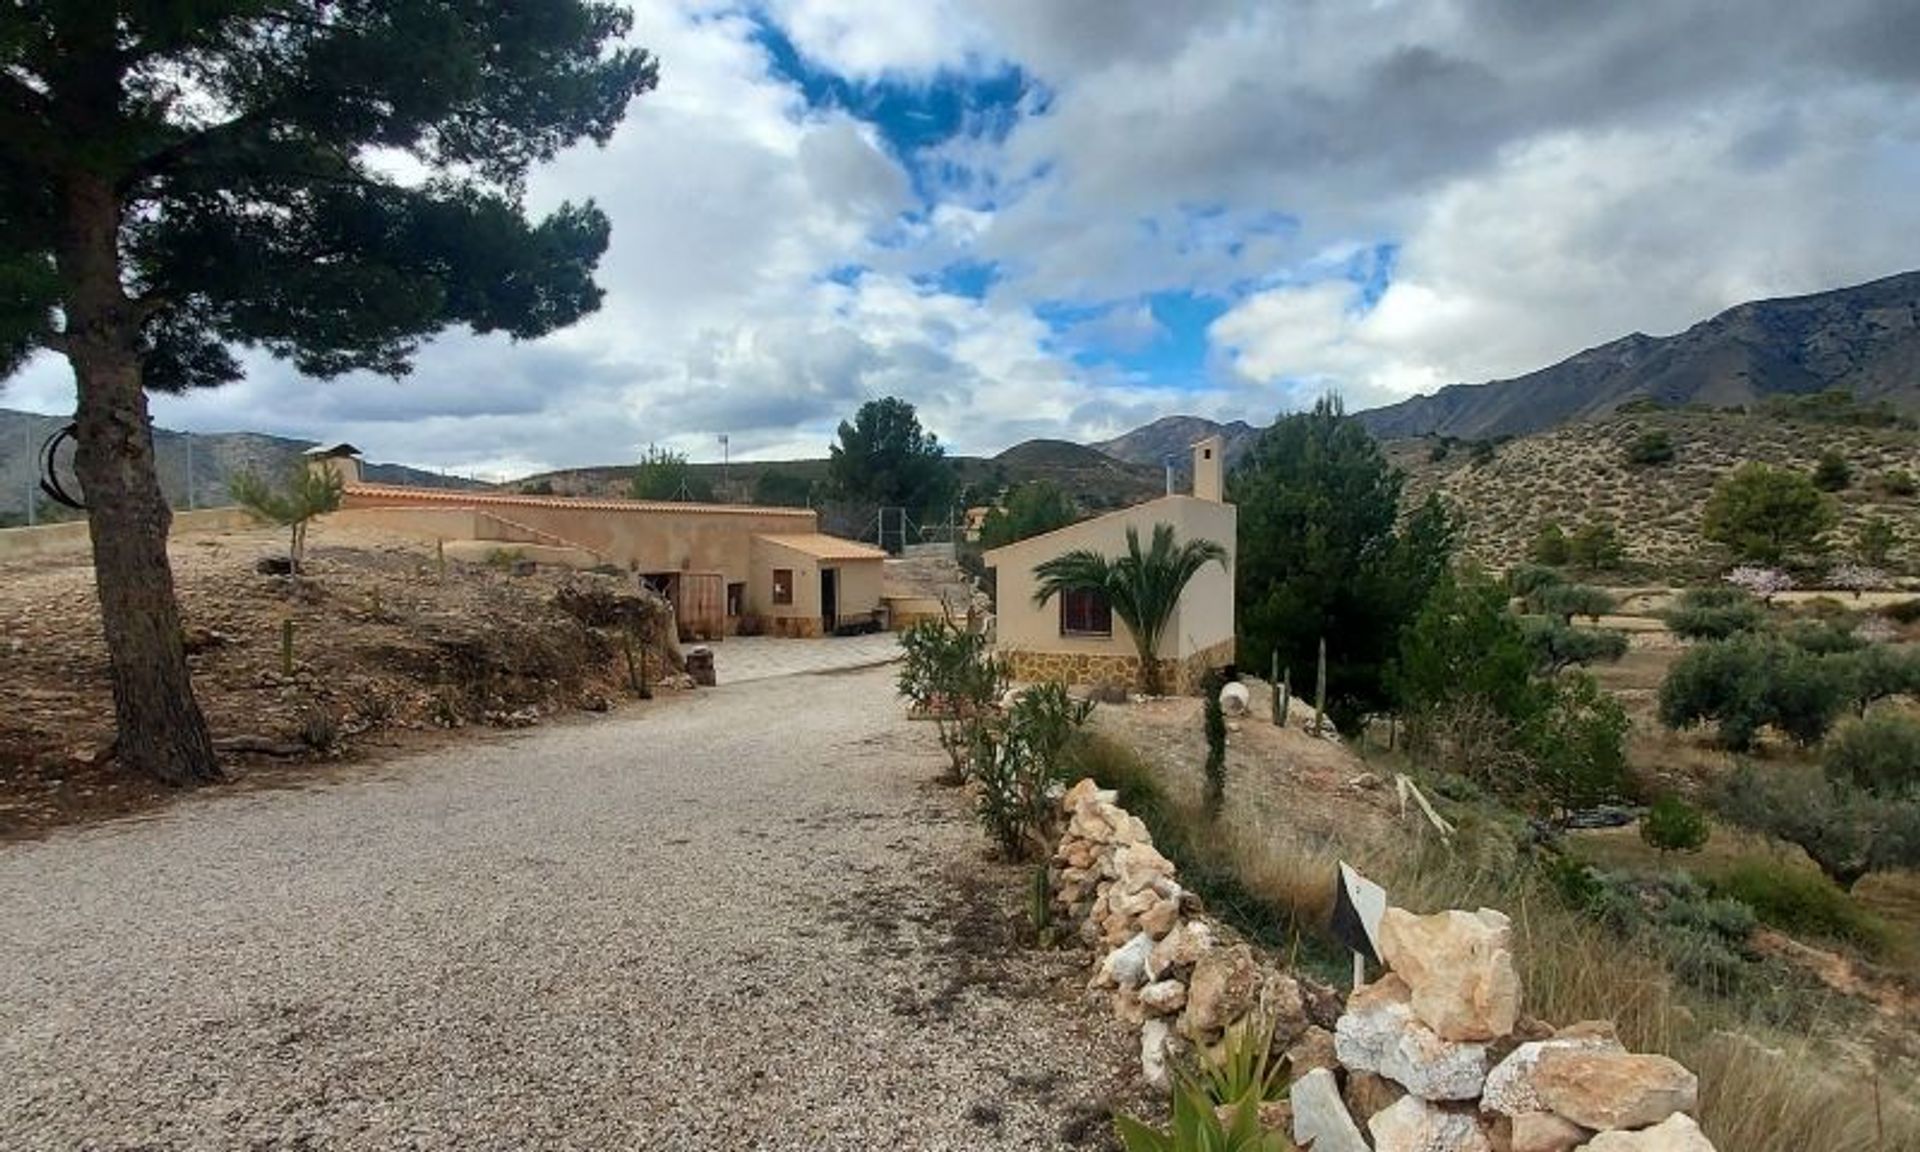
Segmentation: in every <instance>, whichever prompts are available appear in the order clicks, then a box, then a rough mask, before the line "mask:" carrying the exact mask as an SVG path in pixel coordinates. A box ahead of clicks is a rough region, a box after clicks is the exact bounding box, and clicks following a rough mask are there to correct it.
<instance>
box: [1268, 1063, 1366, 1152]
mask: <svg viewBox="0 0 1920 1152" xmlns="http://www.w3.org/2000/svg"><path fill="white" fill-rule="evenodd" d="M1287 1099H1288V1102H1289V1103H1290V1104H1292V1105H1293V1142H1294V1143H1295V1144H1299V1145H1301V1146H1303V1147H1311V1148H1312V1149H1313V1152H1368V1150H1367V1141H1366V1139H1365V1138H1364V1137H1362V1136H1361V1135H1360V1128H1359V1126H1358V1125H1356V1124H1355V1123H1354V1122H1353V1117H1352V1116H1349V1115H1347V1106H1346V1105H1345V1104H1343V1103H1341V1101H1340V1085H1339V1083H1338V1082H1337V1081H1335V1080H1334V1078H1333V1073H1332V1072H1330V1071H1328V1070H1327V1069H1325V1068H1316V1069H1314V1070H1313V1071H1311V1072H1309V1073H1307V1074H1306V1075H1305V1076H1302V1077H1301V1078H1300V1079H1298V1080H1295V1081H1294V1082H1293V1088H1292V1089H1291V1090H1290V1091H1289V1093H1288V1096H1287Z"/></svg>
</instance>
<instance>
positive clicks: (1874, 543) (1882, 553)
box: [1853, 516, 1900, 575]
mask: <svg viewBox="0 0 1920 1152" xmlns="http://www.w3.org/2000/svg"><path fill="white" fill-rule="evenodd" d="M1899 543H1900V532H1899V530H1898V529H1896V528H1895V527H1894V526H1893V523H1892V522H1891V521H1889V520H1888V519H1887V518H1886V517H1885V516H1868V517H1866V518H1865V519H1863V520H1861V521H1860V527H1859V528H1857V529H1855V530H1854V534H1853V554H1854V556H1856V557H1857V558H1858V559H1859V561H1860V563H1862V564H1865V565H1867V566H1869V567H1870V568H1882V567H1885V566H1886V563H1887V559H1888V557H1890V556H1891V555H1892V554H1893V550H1894V548H1895V546H1897V545H1898V544H1899ZM1876 575H1879V573H1876Z"/></svg>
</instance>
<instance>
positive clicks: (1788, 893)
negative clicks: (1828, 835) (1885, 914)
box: [1714, 859, 1891, 952]
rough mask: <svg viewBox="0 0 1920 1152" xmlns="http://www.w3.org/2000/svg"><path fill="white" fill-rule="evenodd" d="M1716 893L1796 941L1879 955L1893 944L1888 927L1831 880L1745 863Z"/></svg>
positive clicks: (1774, 864)
mask: <svg viewBox="0 0 1920 1152" xmlns="http://www.w3.org/2000/svg"><path fill="white" fill-rule="evenodd" d="M1714 890H1715V891H1716V892H1718V893H1720V894H1721V895H1723V896H1726V897H1728V898H1730V899H1733V900H1738V901H1739V902H1740V903H1742V904H1744V905H1746V906H1747V907H1748V908H1750V909H1752V910H1753V914H1754V915H1756V916H1758V917H1759V918H1760V919H1761V920H1762V921H1764V922H1765V923H1767V924H1768V925H1770V926H1772V927H1774V928H1778V929H1780V930H1781V931H1782V932H1787V933H1790V934H1792V935H1794V936H1811V937H1816V938H1818V939H1822V940H1833V941H1839V942H1842V943H1847V944H1853V945H1857V946H1859V947H1861V948H1865V949H1867V950H1868V951H1870V952H1878V951H1880V950H1882V949H1883V948H1885V947H1886V945H1887V943H1888V942H1889V940H1890V938H1891V937H1890V934H1889V930H1888V928H1887V925H1886V923H1885V922H1884V921H1882V920H1881V919H1879V918H1878V917H1876V916H1874V915H1873V914H1872V913H1870V912H1868V911H1867V910H1866V909H1864V908H1862V907H1860V905H1859V904H1858V903H1856V902H1855V901H1854V899H1853V897H1852V896H1849V895H1848V894H1847V893H1845V892H1843V891H1841V890H1840V889H1839V888H1837V887H1835V886H1834V884H1833V883H1832V882H1831V881H1829V880H1828V879H1827V878H1826V877H1824V876H1822V875H1820V874H1819V873H1817V872H1810V871H1808V870H1806V869H1804V868H1795V867H1793V866H1792V865H1789V864H1785V863H1781V862H1777V861H1771V860H1760V859H1749V860H1743V861H1741V862H1740V863H1738V864H1735V865H1733V866H1732V867H1731V868H1729V869H1727V870H1726V871H1725V872H1723V873H1722V874H1721V875H1720V877H1719V878H1718V879H1717V880H1716V881H1715V882H1714Z"/></svg>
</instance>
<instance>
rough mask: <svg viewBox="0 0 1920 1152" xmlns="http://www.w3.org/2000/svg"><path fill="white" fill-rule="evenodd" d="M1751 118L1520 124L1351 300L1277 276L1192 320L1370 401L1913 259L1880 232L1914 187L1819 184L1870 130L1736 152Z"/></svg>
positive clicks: (1435, 203)
mask: <svg viewBox="0 0 1920 1152" xmlns="http://www.w3.org/2000/svg"><path fill="white" fill-rule="evenodd" d="M1752 128H1753V121H1752V120H1751V118H1750V117H1748V116H1734V115H1715V116H1706V117H1696V118H1693V119H1690V120H1689V121H1687V122H1685V123H1682V124H1678V125H1673V126H1669V127H1663V128H1657V129H1650V130H1644V131H1627V130H1616V131H1610V132H1605V133H1598V134H1595V133H1584V134H1573V133H1566V134H1560V135H1557V136H1553V137H1550V138H1546V139H1541V140H1538V141H1532V142H1529V143H1527V144H1525V145H1523V146H1520V147H1516V148H1514V149H1511V150H1510V151H1509V152H1508V153H1507V154H1506V155H1505V156H1503V158H1502V159H1501V161H1500V162H1499V163H1498V164H1497V166H1496V167H1495V168H1494V169H1493V170H1492V171H1489V172H1487V173H1485V174H1479V175H1474V176H1471V177H1467V178H1463V179H1460V180H1457V181H1455V182H1453V183H1451V184H1449V185H1447V186H1446V187H1444V188H1442V189H1440V190H1439V191H1438V192H1437V193H1436V194H1435V195H1433V196H1432V197H1431V198H1429V199H1428V200H1427V201H1426V203H1425V204H1424V205H1423V207H1422V210H1421V211H1420V213H1419V214H1418V215H1417V216H1416V217H1415V218H1414V220H1413V221H1412V223H1411V225H1410V227H1409V229H1408V232H1407V235H1406V239H1405V246H1404V255H1403V258H1402V260H1401V262H1400V265H1399V268H1398V269H1397V271H1396V273H1395V279H1394V282H1393V284H1392V285H1391V287H1389V288H1388V289H1387V291H1386V293H1385V294H1384V295H1383V296H1382V297H1381V298H1380V300H1379V302H1378V303H1377V304H1376V305H1375V306H1374V307H1373V308H1372V309H1371V310H1365V309H1362V308H1361V307H1360V304H1359V301H1358V299H1357V297H1356V294H1355V292H1354V290H1353V289H1352V288H1351V286H1349V285H1346V284H1344V283H1337V282H1332V283H1323V284H1318V285H1314V286H1311V287H1307V288H1291V287H1289V288H1279V289H1274V290H1271V291H1268V292H1263V293H1259V294H1256V295H1254V296H1252V297H1249V298H1248V299H1246V300H1244V301H1242V302H1241V303H1240V304H1239V305H1238V306H1237V307H1236V308H1235V309H1234V310H1233V311H1232V312H1230V313H1228V314H1227V315H1226V316H1223V317H1222V318H1221V319H1220V320H1219V321H1218V322H1217V323H1216V324H1215V325H1214V327H1213V330H1212V334H1213V336H1214V338H1215V339H1216V340H1217V341H1218V342H1219V343H1220V344H1221V345H1222V346H1223V347H1226V348H1229V349H1230V350H1232V352H1233V356H1234V363H1235V365H1236V368H1237V369H1238V370H1239V371H1240V372H1242V373H1243V374H1245V375H1246V376H1248V377H1250V378H1252V379H1257V380H1264V381H1271V380H1278V379H1283V378H1310V379H1313V380H1316V381H1321V382H1330V383H1336V384H1339V385H1341V386H1343V387H1344V389H1345V390H1346V391H1347V393H1348V395H1349V397H1350V399H1351V400H1352V401H1353V402H1355V403H1356V404H1368V403H1379V402H1385V401H1391V400H1394V399H1398V398H1401V397H1404V396H1406V395H1410V394H1412V393H1414V392H1426V391H1431V390H1433V389H1434V388H1436V387H1439V386H1441V385H1444V384H1448V383H1453V382H1475V381H1479V380H1484V379H1490V378H1498V377H1505V376H1511V375H1519V374H1522V373H1525V372H1528V371H1531V370H1533V369H1535V368H1540V367H1544V366H1546V365H1547V364H1550V363H1553V362H1555V361H1558V360H1560V359H1562V358H1564V357H1566V356H1569V355H1572V354H1574V353H1576V352H1579V351H1581V350H1583V349H1584V348H1587V347H1591V346H1593V345H1595V344H1598V343H1603V342H1605V341H1607V340H1611V339H1614V338H1617V337H1619V336H1624V335H1626V334H1627V333H1629V332H1634V331H1642V332H1647V333H1650V334H1655V335H1664V334H1668V333H1671V332H1673V331H1676V330H1678V329H1680V328H1683V327H1685V326H1687V325H1689V324H1691V323H1693V322H1695V321H1697V320H1700V319H1704V318H1706V317H1707V316H1710V315H1712V314H1713V313H1715V312H1718V311H1720V310H1721V309H1723V308H1726V307H1728V306H1730V305H1732V304H1735V303H1739V302H1741V301H1743V300H1749V299H1753V298H1756V297H1762V296H1767V295H1777V294H1794V293H1801V292H1812V291H1819V290H1822V289H1825V288H1830V287H1833V286H1835V285H1837V284H1841V283H1846V282H1849V281H1854V280H1864V279H1869V278H1872V277H1875V276H1878V275H1883V274H1887V273H1892V272H1896V271H1901V270H1903V269H1906V268H1910V267H1912V266H1913V264H1914V262H1915V261H1914V256H1915V253H1914V251H1913V250H1912V249H1911V247H1908V248H1906V249H1905V250H1902V248H1900V247H1898V246H1893V245H1889V244H1888V242H1887V238H1888V237H1889V236H1912V235H1915V234H1916V233H1915V229H1916V228H1920V203H1916V202H1914V201H1912V200H1910V199H1901V198H1888V199H1886V200H1884V201H1881V202H1879V203H1876V204H1875V205H1874V208H1873V214H1872V216H1871V217H1870V218H1869V217H1862V216H1860V215H1859V214H1858V213H1857V212H1856V211H1854V210H1852V208H1851V206H1850V205H1849V204H1848V202H1847V201H1844V200H1840V199H1837V198H1835V197H1834V196H1833V195H1832V193H1831V184H1832V181H1833V176H1834V173H1836V172H1843V171H1844V172H1850V173H1855V174H1858V175H1859V176H1861V177H1868V178H1869V179H1868V180H1867V183H1868V185H1869V186H1873V185H1874V184H1875V183H1877V181H1874V180H1872V179H1871V177H1872V176H1873V166H1874V163H1875V159H1874V158H1875V154H1876V152H1877V151H1878V150H1879V148H1880V145H1879V144H1878V143H1877V142H1869V143H1865V144H1863V143H1861V142H1858V141H1855V140H1853V139H1851V138H1850V137H1849V136H1848V135H1847V134H1844V133H1842V134H1836V135H1835V136H1833V137H1831V138H1829V139H1828V140H1826V141H1823V142H1821V143H1818V144H1814V145H1810V146H1807V147H1804V148H1802V149H1799V150H1797V151H1796V152H1795V153H1794V154H1793V155H1792V156H1791V157H1790V158H1788V159H1786V160H1783V161H1781V162H1777V163H1771V164H1768V165H1766V166H1764V167H1754V166H1751V165H1748V164H1744V163H1743V162H1742V160H1741V157H1740V155H1739V151H1740V148H1741V146H1742V142H1743V141H1745V140H1747V139H1750V138H1751V135H1752V132H1751V129H1752Z"/></svg>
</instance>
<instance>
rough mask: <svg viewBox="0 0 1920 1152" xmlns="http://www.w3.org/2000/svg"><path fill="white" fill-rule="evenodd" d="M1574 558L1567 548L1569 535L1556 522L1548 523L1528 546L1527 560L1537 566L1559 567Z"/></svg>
mask: <svg viewBox="0 0 1920 1152" xmlns="http://www.w3.org/2000/svg"><path fill="white" fill-rule="evenodd" d="M1571 556H1572V552H1571V551H1570V550H1569V549H1568V546H1567V534H1566V533H1565V532H1563V531H1561V529H1560V525H1559V524H1557V523H1555V522H1554V521H1551V520H1549V521H1547V523H1546V524H1544V525H1542V526H1541V528H1540V531H1539V532H1538V533H1536V534H1535V535H1534V538H1533V543H1532V544H1529V545H1528V546H1527V558H1528V559H1529V560H1532V561H1533V562H1534V563H1535V564H1545V565H1548V566H1549V567H1555V568H1557V567H1559V566H1560V565H1562V564H1565V563H1566V562H1567V560H1568V559H1569V558H1570V557H1571Z"/></svg>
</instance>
